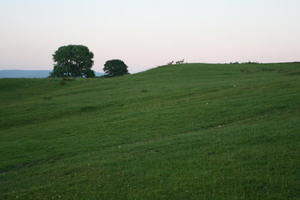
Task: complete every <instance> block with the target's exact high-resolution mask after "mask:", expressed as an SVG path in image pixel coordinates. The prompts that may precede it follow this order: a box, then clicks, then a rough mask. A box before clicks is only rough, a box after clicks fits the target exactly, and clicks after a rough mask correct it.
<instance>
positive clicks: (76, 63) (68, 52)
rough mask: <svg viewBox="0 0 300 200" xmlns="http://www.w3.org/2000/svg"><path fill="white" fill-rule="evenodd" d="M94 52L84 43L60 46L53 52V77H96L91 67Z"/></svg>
mask: <svg viewBox="0 0 300 200" xmlns="http://www.w3.org/2000/svg"><path fill="white" fill-rule="evenodd" d="M93 57H94V54H93V53H92V52H91V51H90V50H89V49H88V47H86V46H83V45H68V46H62V47H60V48H59V49H58V50H57V51H55V53H54V54H53V60H54V69H53V72H52V73H51V75H50V76H51V77H86V78H89V77H95V72H94V71H93V70H92V69H91V68H92V66H93V64H94V61H93Z"/></svg>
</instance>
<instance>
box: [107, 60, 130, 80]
mask: <svg viewBox="0 0 300 200" xmlns="http://www.w3.org/2000/svg"><path fill="white" fill-rule="evenodd" d="M127 68H128V67H127V65H126V64H125V63H124V62H123V61H122V60H118V59H114V60H108V61H106V63H105V64H104V68H103V70H104V72H105V73H106V76H109V77H113V76H121V75H124V74H128V70H127Z"/></svg>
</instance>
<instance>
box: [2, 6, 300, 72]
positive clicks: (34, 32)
mask: <svg viewBox="0 0 300 200" xmlns="http://www.w3.org/2000/svg"><path fill="white" fill-rule="evenodd" d="M299 10H300V0H84V1H83V0H0V69H34V70H43V69H50V70H51V69H53V60H52V55H53V53H54V52H55V51H56V50H57V49H58V48H59V47H60V46H63V45H68V44H81V45H85V46H87V47H88V48H89V49H90V51H92V52H93V53H94V61H95V63H94V66H93V69H94V70H96V71H99V72H101V71H102V69H103V65H104V63H105V61H107V60H109V59H121V60H123V61H124V62H125V63H126V64H127V65H128V67H129V71H130V72H132V73H135V72H139V71H144V70H147V69H149V68H153V67H155V66H159V65H164V64H166V63H168V62H170V61H172V60H175V61H176V60H181V59H185V60H186V62H190V63H191V62H201V63H204V62H205V63H224V62H234V61H239V62H245V61H257V62H292V61H300V23H299V21H300V12H299Z"/></svg>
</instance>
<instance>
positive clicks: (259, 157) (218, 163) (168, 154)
mask: <svg viewBox="0 0 300 200" xmlns="http://www.w3.org/2000/svg"><path fill="white" fill-rule="evenodd" d="M299 155H300V64H299V63H285V64H284V63H282V64H235V65H234V64H233V65H229V64H183V65H173V66H163V67H159V68H156V69H152V70H149V71H146V72H143V73H138V74H134V75H127V76H123V77H118V78H111V79H105V78H98V79H76V80H73V81H67V82H66V84H65V85H61V84H60V80H59V79H1V80H0V199H1V200H2V199H3V200H4V199H33V200H40V199H64V200H65V199H66V200H69V199H79V200H113V199H122V200H124V199H128V200H146V199H149V200H160V199H171V200H175V199H178V200H189V199H194V200H206V199H209V200H225V199H226V200H240V199H251V200H252V199H253V200H256V199H261V200H281V199H282V200H286V199H289V200H296V199H297V200H298V199H300V156H299Z"/></svg>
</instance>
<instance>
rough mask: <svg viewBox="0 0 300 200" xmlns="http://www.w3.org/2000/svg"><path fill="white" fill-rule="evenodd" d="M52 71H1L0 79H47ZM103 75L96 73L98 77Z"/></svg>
mask: <svg viewBox="0 0 300 200" xmlns="http://www.w3.org/2000/svg"><path fill="white" fill-rule="evenodd" d="M50 72H51V70H0V78H47V77H48V76H49V73H50ZM102 75H103V73H99V72H96V76H102Z"/></svg>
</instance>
